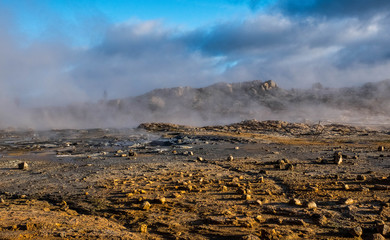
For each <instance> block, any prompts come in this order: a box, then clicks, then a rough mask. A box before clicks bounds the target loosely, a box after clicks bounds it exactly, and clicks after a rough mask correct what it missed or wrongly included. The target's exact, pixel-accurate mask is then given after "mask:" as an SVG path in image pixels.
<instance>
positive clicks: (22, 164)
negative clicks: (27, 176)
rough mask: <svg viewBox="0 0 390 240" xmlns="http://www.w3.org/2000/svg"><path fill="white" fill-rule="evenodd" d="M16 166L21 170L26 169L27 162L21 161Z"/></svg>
mask: <svg viewBox="0 0 390 240" xmlns="http://www.w3.org/2000/svg"><path fill="white" fill-rule="evenodd" d="M18 168H19V169H21V170H27V169H28V164H27V163H26V162H22V163H19V164H18Z"/></svg>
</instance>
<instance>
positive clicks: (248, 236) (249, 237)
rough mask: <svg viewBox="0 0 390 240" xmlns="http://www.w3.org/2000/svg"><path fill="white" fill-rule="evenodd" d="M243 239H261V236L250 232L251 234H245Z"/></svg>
mask: <svg viewBox="0 0 390 240" xmlns="http://www.w3.org/2000/svg"><path fill="white" fill-rule="evenodd" d="M241 239H242V240H260V238H259V237H257V236H255V235H253V234H249V235H246V236H243V237H242V238H241Z"/></svg>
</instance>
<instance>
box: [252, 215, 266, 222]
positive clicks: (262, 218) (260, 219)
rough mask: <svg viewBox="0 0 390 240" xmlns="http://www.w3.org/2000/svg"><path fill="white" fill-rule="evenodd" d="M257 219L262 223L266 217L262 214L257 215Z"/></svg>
mask: <svg viewBox="0 0 390 240" xmlns="http://www.w3.org/2000/svg"><path fill="white" fill-rule="evenodd" d="M255 219H256V221H258V222H260V223H262V222H265V220H266V219H265V218H264V217H263V216H261V215H257V216H256V217H255Z"/></svg>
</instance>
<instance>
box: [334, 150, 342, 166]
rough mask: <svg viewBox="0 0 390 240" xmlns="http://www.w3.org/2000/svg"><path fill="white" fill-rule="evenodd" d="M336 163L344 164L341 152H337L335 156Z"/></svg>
mask: <svg viewBox="0 0 390 240" xmlns="http://www.w3.org/2000/svg"><path fill="white" fill-rule="evenodd" d="M333 160H334V163H335V164H337V165H340V164H341V163H342V162H343V154H342V153H341V152H335V153H334V154H333Z"/></svg>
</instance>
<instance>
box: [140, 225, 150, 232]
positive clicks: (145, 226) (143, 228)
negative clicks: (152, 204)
mask: <svg viewBox="0 0 390 240" xmlns="http://www.w3.org/2000/svg"><path fill="white" fill-rule="evenodd" d="M139 231H140V232H141V233H147V232H148V225H146V224H141V225H140V226H139Z"/></svg>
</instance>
